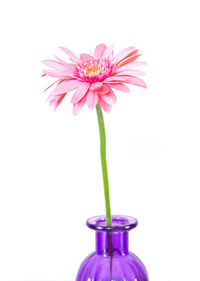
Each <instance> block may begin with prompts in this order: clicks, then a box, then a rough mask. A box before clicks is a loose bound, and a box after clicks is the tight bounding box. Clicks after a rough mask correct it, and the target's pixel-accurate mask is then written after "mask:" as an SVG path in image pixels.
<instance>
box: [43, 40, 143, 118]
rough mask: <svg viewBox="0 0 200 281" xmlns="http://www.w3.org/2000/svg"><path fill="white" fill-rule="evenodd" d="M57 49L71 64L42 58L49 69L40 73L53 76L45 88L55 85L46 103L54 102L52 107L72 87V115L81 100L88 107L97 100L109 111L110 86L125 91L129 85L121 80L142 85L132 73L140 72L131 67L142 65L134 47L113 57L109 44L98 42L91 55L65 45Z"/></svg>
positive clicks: (112, 102) (93, 104) (112, 100)
mask: <svg viewBox="0 0 200 281" xmlns="http://www.w3.org/2000/svg"><path fill="white" fill-rule="evenodd" d="M61 49H62V50H63V51H64V52H65V53H66V54H67V55H68V56H69V58H70V60H71V61H72V63H68V62H66V61H64V60H62V59H60V58H59V57H56V59H57V61H54V60H44V61H42V63H44V64H46V65H47V66H49V67H50V68H51V69H48V70H43V73H44V74H43V76H45V75H48V76H51V77H54V78H57V80H56V81H55V82H54V83H53V84H52V85H50V86H49V87H48V88H47V89H49V88H50V87H51V86H53V85H55V84H56V87H55V88H54V90H53V91H52V92H51V94H50V95H49V97H48V101H49V104H50V105H54V109H56V108H57V107H58V105H59V104H60V103H61V101H62V100H63V99H64V97H65V96H66V94H67V93H68V92H70V91H74V90H75V92H74V94H73V96H72V99H71V102H72V103H73V112H74V114H77V113H78V112H79V111H80V110H81V109H82V107H83V105H84V104H85V103H87V105H88V107H89V108H91V109H92V108H93V107H95V106H96V105H97V103H99V105H100V106H101V107H102V109H103V110H104V111H106V112H110V109H111V106H112V105H113V104H114V103H116V95H115V94H114V92H113V89H116V90H119V91H122V92H127V93H128V92H129V88H128V87H127V86H126V85H125V83H127V84H133V85H137V86H141V87H145V88H146V84H145V82H144V81H143V80H142V79H140V78H138V77H136V76H135V75H143V74H144V73H143V72H142V71H139V70H136V69H133V68H134V67H135V66H138V65H142V64H144V63H143V62H138V61H137V62H136V60H137V58H138V57H139V56H140V54H139V51H138V50H137V49H136V48H135V47H129V48H126V49H124V50H123V51H121V52H119V53H118V54H117V55H116V56H113V46H110V47H106V46H105V45H104V44H99V45H98V46H97V47H96V48H95V51H94V54H93V55H89V54H81V55H80V57H78V56H76V55H75V54H74V53H73V52H72V51H70V50H69V49H67V48H64V47H61ZM47 89H46V90H47Z"/></svg>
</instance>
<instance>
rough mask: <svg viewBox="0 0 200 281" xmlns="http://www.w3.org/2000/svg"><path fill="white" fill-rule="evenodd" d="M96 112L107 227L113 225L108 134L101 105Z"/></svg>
mask: <svg viewBox="0 0 200 281" xmlns="http://www.w3.org/2000/svg"><path fill="white" fill-rule="evenodd" d="M96 111H97V119H98V124H99V136H100V154H101V166H102V174H103V184H104V196H105V205H106V222H107V225H111V209H110V193H109V183H108V169H107V161H106V132H105V126H104V119H103V112H102V109H101V107H100V105H99V104H97V106H96Z"/></svg>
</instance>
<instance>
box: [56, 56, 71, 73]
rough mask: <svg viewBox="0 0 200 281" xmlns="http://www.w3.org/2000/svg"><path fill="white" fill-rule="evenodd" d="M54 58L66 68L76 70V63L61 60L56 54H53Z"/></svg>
mask: <svg viewBox="0 0 200 281" xmlns="http://www.w3.org/2000/svg"><path fill="white" fill-rule="evenodd" d="M55 58H56V59H57V60H58V61H59V62H60V63H61V64H62V65H63V66H64V67H66V68H67V69H68V70H71V71H75V70H76V65H75V64H73V63H68V62H66V61H64V60H62V59H61V58H59V57H58V56H55Z"/></svg>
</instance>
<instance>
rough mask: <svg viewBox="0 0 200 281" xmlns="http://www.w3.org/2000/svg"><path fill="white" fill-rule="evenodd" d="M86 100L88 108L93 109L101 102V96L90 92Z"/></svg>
mask: <svg viewBox="0 0 200 281" xmlns="http://www.w3.org/2000/svg"><path fill="white" fill-rule="evenodd" d="M86 100H87V105H88V107H89V108H90V109H92V108H93V107H95V106H96V105H97V103H98V101H99V96H98V95H97V94H96V93H95V92H93V91H90V90H89V91H88V93H87V97H86Z"/></svg>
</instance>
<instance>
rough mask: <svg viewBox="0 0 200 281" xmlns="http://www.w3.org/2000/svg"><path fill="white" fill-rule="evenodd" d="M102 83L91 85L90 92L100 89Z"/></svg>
mask: <svg viewBox="0 0 200 281" xmlns="http://www.w3.org/2000/svg"><path fill="white" fill-rule="evenodd" d="M102 85H103V84H102V82H96V83H93V84H92V85H91V87H90V89H91V90H92V91H94V90H98V89H100V88H101V87H102Z"/></svg>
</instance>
